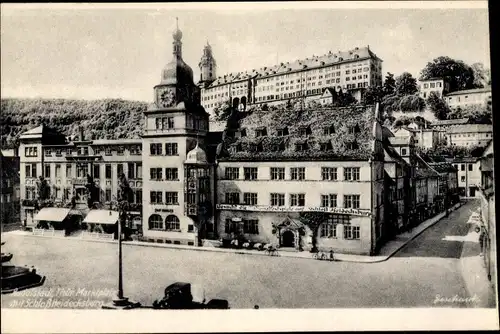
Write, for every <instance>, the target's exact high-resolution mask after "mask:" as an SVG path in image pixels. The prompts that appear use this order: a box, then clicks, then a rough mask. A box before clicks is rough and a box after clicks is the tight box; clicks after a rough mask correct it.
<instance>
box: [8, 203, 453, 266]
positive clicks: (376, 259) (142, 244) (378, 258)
mask: <svg viewBox="0 0 500 334" xmlns="http://www.w3.org/2000/svg"><path fill="white" fill-rule="evenodd" d="M462 205H463V203H457V204H456V205H455V206H454V207H452V208H450V211H455V210H456V209H458V208H460V207H461V206H462ZM440 214H442V215H443V216H442V217H440V218H439V219H437V220H436V221H435V222H433V223H432V224H429V225H428V226H426V227H425V228H423V229H422V230H421V231H419V232H417V233H415V234H414V235H412V236H411V237H409V238H408V240H406V241H405V242H404V243H403V244H401V245H400V246H398V247H397V248H396V249H395V250H393V251H392V252H391V253H390V254H389V255H385V256H377V255H375V256H366V259H362V260H361V259H358V260H356V259H342V258H336V259H335V261H333V262H351V263H380V262H384V261H387V260H388V259H389V258H391V257H392V256H394V254H396V253H397V252H398V251H400V250H401V249H402V248H403V247H405V246H406V245H408V243H409V242H410V241H412V240H413V239H415V238H416V237H418V236H419V235H420V234H422V233H423V232H424V231H425V230H427V229H428V228H430V227H431V226H433V225H435V224H436V223H438V222H439V221H441V219H443V218H444V217H445V213H444V212H442V213H440ZM17 235H23V236H29V237H43V238H53V239H63V240H78V241H87V242H104V243H116V241H115V240H99V239H81V238H77V237H75V238H72V237H69V238H68V237H59V236H38V235H33V234H28V233H27V234H17ZM122 244H124V245H129V246H139V247H155V248H166V249H175V250H187V251H200V252H215V253H228V254H238V255H260V256H269V255H266V254H265V253H264V252H245V251H227V250H226V249H224V248H216V247H198V246H185V247H176V246H173V245H166V244H156V243H152V242H151V243H150V242H138V241H123V242H122ZM188 247H189V248H188ZM282 254H283V253H282ZM290 254H293V253H290ZM358 256H362V255H358ZM275 257H276V256H275ZM277 257H287V258H296V259H306V260H312V257H311V256H295V255H285V256H282V255H279V256H277ZM340 257H342V255H340Z"/></svg>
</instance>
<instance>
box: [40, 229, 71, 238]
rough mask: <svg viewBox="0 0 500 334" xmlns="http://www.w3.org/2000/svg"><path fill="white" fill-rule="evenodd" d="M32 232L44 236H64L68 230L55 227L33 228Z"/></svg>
mask: <svg viewBox="0 0 500 334" xmlns="http://www.w3.org/2000/svg"><path fill="white" fill-rule="evenodd" d="M32 233H33V235H38V236H42V237H64V236H65V235H66V232H65V231H64V230H55V229H53V228H49V229H44V228H33V230H32Z"/></svg>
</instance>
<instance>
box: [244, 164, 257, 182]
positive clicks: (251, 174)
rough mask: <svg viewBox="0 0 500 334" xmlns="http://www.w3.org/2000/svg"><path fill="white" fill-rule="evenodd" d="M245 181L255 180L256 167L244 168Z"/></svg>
mask: <svg viewBox="0 0 500 334" xmlns="http://www.w3.org/2000/svg"><path fill="white" fill-rule="evenodd" d="M243 172H244V175H245V180H257V167H244V168H243Z"/></svg>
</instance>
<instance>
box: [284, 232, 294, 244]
mask: <svg viewBox="0 0 500 334" xmlns="http://www.w3.org/2000/svg"><path fill="white" fill-rule="evenodd" d="M281 247H295V234H294V233H293V232H292V231H290V230H287V231H285V232H283V234H282V241H281Z"/></svg>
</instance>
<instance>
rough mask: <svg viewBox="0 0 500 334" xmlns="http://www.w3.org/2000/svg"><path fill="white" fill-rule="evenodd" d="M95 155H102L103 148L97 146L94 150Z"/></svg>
mask: <svg viewBox="0 0 500 334" xmlns="http://www.w3.org/2000/svg"><path fill="white" fill-rule="evenodd" d="M93 151H94V154H95V155H99V154H101V148H100V147H99V146H96V147H94V148H93Z"/></svg>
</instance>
